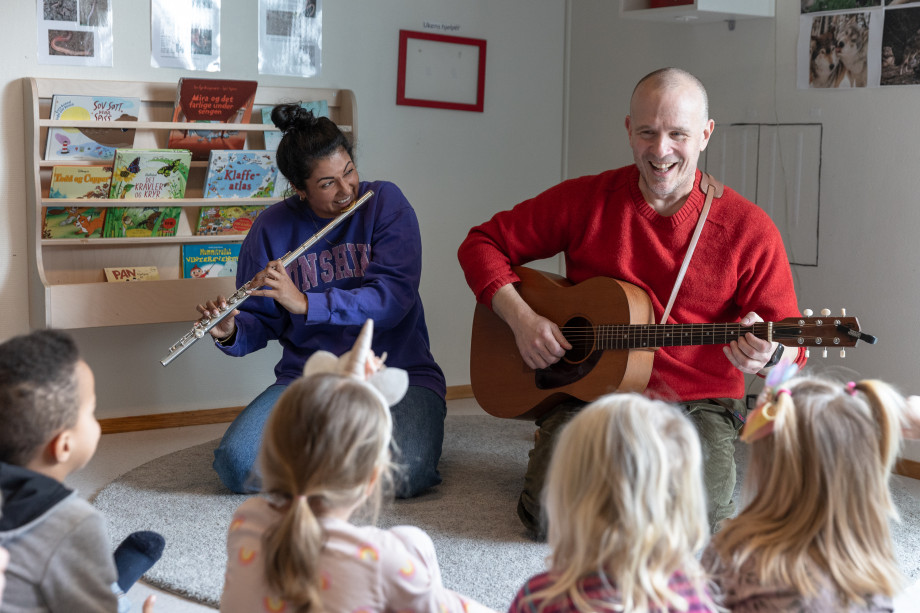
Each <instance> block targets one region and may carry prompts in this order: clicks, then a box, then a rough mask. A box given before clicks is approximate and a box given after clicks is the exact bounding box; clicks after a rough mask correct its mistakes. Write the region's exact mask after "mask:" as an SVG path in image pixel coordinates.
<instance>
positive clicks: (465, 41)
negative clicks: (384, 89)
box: [396, 30, 486, 113]
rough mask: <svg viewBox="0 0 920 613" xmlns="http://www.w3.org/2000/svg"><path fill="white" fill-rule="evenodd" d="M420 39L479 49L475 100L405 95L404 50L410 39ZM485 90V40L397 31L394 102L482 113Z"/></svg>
mask: <svg viewBox="0 0 920 613" xmlns="http://www.w3.org/2000/svg"><path fill="white" fill-rule="evenodd" d="M413 38H416V39H421V40H428V41H434V42H441V43H451V44H454V45H467V46H470V47H477V48H478V49H479V64H478V78H477V81H476V102H475V103H473V104H469V103H466V102H450V101H442V100H425V99H422V98H410V97H408V96H407V95H406V50H407V48H408V42H409V40H410V39H413ZM485 91H486V41H485V40H482V39H479V38H466V37H463V36H449V35H446V34H432V33H430V32H413V31H410V30H400V31H399V67H398V70H397V73H396V104H402V105H408V106H426V107H432V108H436V109H451V110H455V111H475V112H479V113H482V112H483V108H484V106H485V104H484V100H485Z"/></svg>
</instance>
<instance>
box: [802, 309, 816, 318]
mask: <svg viewBox="0 0 920 613" xmlns="http://www.w3.org/2000/svg"><path fill="white" fill-rule="evenodd" d="M802 313H803V314H804V315H805V317H811V316H812V315H814V311H812V310H811V309H805V310H804V311H802Z"/></svg>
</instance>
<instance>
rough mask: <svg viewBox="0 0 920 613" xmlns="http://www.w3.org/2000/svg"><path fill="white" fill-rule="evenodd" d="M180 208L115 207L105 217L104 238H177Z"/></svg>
mask: <svg viewBox="0 0 920 613" xmlns="http://www.w3.org/2000/svg"><path fill="white" fill-rule="evenodd" d="M181 215H182V209H181V208H180V207H177V206H176V207H140V206H138V207H114V208H111V209H109V212H108V214H107V215H106V216H105V227H104V228H103V231H102V236H103V237H104V238H123V237H134V238H138V237H150V236H175V235H176V232H177V230H178V228H179V217H180V216H181Z"/></svg>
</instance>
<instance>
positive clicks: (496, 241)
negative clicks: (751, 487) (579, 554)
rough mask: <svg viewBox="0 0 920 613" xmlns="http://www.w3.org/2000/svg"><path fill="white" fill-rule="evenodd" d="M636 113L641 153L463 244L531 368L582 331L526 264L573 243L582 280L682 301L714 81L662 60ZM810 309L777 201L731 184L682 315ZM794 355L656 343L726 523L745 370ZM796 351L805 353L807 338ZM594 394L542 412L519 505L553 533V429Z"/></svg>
mask: <svg viewBox="0 0 920 613" xmlns="http://www.w3.org/2000/svg"><path fill="white" fill-rule="evenodd" d="M625 126H626V133H627V136H628V140H629V145H630V147H631V149H632V152H633V159H634V164H632V165H630V166H625V167H623V168H618V169H616V170H609V171H606V172H603V173H601V174H599V175H594V176H586V177H580V178H577V179H571V180H568V181H565V182H563V183H561V184H559V185H556V186H555V187H552V188H550V189H548V190H547V191H545V192H543V193H542V194H539V195H538V196H536V197H535V198H532V199H530V200H526V201H524V202H522V203H520V204H518V205H517V206H515V207H514V208H513V209H511V210H509V211H503V212H500V213H498V214H496V215H495V216H494V217H493V218H492V219H491V220H489V221H488V222H486V223H484V224H482V225H480V226H477V227H475V228H473V229H472V230H470V233H469V235H468V236H467V238H466V239H465V240H464V242H463V244H462V245H461V246H460V250H459V253H458V257H459V259H460V264H461V266H462V267H463V271H464V274H465V275H466V280H467V283H468V284H469V285H470V288H471V289H472V290H473V293H474V294H475V295H476V299H477V301H478V302H480V303H481V304H483V305H485V306H488V307H490V308H491V309H492V311H493V312H494V313H495V314H497V315H498V316H499V317H500V318H501V319H502V320H504V321H505V322H506V323H507V324H508V326H509V327H510V329H511V331H512V332H513V333H514V338H515V342H516V344H517V348H518V350H519V351H520V354H521V358H522V359H523V361H524V363H525V364H526V365H527V366H528V367H530V368H533V369H540V368H546V367H548V366H550V365H552V364H554V363H556V362H557V361H559V360H560V358H562V357H563V356H564V355H565V352H566V350H568V349H571V345H570V344H569V343H568V341H567V340H566V339H565V337H564V336H563V334H562V332H561V331H560V329H559V327H558V325H557V324H556V323H554V322H552V321H550V320H548V319H546V318H545V317H543V316H542V315H541V314H540V313H537V312H535V311H534V310H533V309H532V308H531V307H530V306H529V305H528V304H527V303H526V302H525V301H524V300H523V299H522V298H521V296H520V294H519V293H518V290H517V287H516V286H517V284H518V283H519V282H520V279H519V277H518V276H517V275H515V274H514V272H513V271H512V269H511V267H512V266H517V265H521V264H525V263H527V262H530V261H533V260H538V259H543V258H548V257H551V256H554V255H556V254H559V253H563V254H564V255H565V263H566V277H567V278H568V279H569V280H570V281H572V282H573V283H580V282H582V281H585V280H586V279H589V278H591V277H596V276H604V277H612V278H615V279H620V280H622V281H627V282H629V283H632V284H633V285H637V286H638V287H640V288H641V289H643V290H644V291H645V292H646V293H647V294H648V296H649V298H650V300H651V303H652V307H653V310H654V313H655V321H656V322H657V321H660V318H661V316H662V314H663V313H664V310H665V307H666V305H667V304H668V301H669V298H670V296H671V292H672V289H673V287H674V284H675V281H676V279H677V277H678V271H679V270H680V268H681V264H682V262H683V260H684V256H685V254H686V253H687V250H688V246H689V244H690V241H691V237H692V235H693V233H694V230H695V228H696V226H697V222H698V221H699V219H700V217H701V213H702V210H703V205H704V201H705V199H706V194H705V193H704V192H703V189H702V188H701V186H700V182H701V179H702V176H703V175H702V173H701V172H700V171H699V170H698V169H697V163H698V161H699V157H700V154H701V153H702V152H703V151H704V150H705V149H706V145H707V144H708V143H709V139H710V137H711V136H712V133H713V129H714V127H715V123H714V122H713V120H712V119H711V118H710V117H709V101H708V96H707V94H706V89H705V88H704V87H703V84H702V83H701V82H700V81H699V79H697V78H696V77H694V76H693V75H691V74H690V73H688V72H686V71H684V70H680V69H677V68H663V69H660V70H656V71H655V72H652V73H650V74H648V75H646V76H645V77H643V78H642V79H641V80H640V81H639V83H638V84H637V85H636V87H635V89H634V90H633V94H632V97H631V99H630V104H629V115H627V117H626V120H625ZM798 314H799V310H798V306H797V302H796V297H795V290H794V287H793V282H792V273H791V270H790V268H789V262H788V260H787V258H786V251H785V248H784V247H783V242H782V239H781V238H780V234H779V231H778V230H777V229H776V226H775V225H774V223H773V222H772V221H771V220H770V218H769V217H768V216H767V215H766V214H765V213H764V212H763V210H761V209H760V208H758V207H757V206H756V205H754V204H753V203H751V202H749V201H748V200H745V199H744V198H743V197H741V196H740V195H739V194H738V193H736V192H735V191H733V190H731V189H729V188H725V190H724V193H723V194H722V195H721V197H718V198H716V199H715V200H713V201H712V205H711V210H710V212H709V213H708V217H707V218H706V220H705V223H704V224H703V226H702V231H701V234H700V236H699V241H698V244H697V246H696V250H695V252H694V254H693V258H692V260H691V262H690V264H689V267H688V269H687V271H686V275H685V277H684V279H683V282H682V285H681V286H680V292H679V293H678V294H677V297H676V300H675V302H674V304H673V307H672V309H671V311H670V314H669V317H668V323H723V322H740V323H741V324H743V325H745V326H749V325H751V324H753V323H754V322H756V321H763V320H764V319H765V320H767V321H772V320H779V319H783V318H785V317H791V316H795V315H798ZM597 323H617V322H597ZM620 323H622V322H620ZM789 354H791V355H789ZM781 356H782V348H781V347H780V346H779V345H777V344H776V343H770V342H768V341H766V340H762V339H760V338H757V337H755V336H754V335H753V334H750V333H747V334H745V335H743V336H741V337H739V338H738V339H737V340H732V341H731V343H730V344H728V345H722V346H720V345H706V346H684V347H662V348H660V349H658V350H657V351H656V352H655V358H654V362H653V366H652V372H651V376H650V380H649V383H648V386H647V388H646V390H645V394H646V395H648V396H650V397H654V398H660V399H663V400H667V401H670V402H674V403H677V404H680V405H682V406H683V408H684V410H685V411H686V413H687V415H688V416H689V417H690V419H691V420H692V421H693V423H694V425H695V426H696V428H697V430H698V432H699V434H700V439H701V442H702V445H703V454H704V456H703V457H704V463H705V474H704V479H705V484H706V489H707V496H708V501H707V504H708V510H709V521H710V528H711V529H712V530H713V531H715V530H717V529H718V525H719V523H720V522H721V521H722V520H723V519H725V518H726V517H729V516H731V515H732V514H733V512H734V502H733V500H732V493H733V490H734V486H735V478H736V473H735V462H734V441H735V439H736V438H737V432H738V430H739V429H740V427H741V425H742V424H743V420H744V417H745V415H746V408H745V405H744V403H743V402H742V401H741V398H743V397H744V395H745V381H744V375H745V373H758V372H760V371H761V370H762V369H764V368H765V367H769V366H772V365H773V364H775V363H776V361H778V360H779V359H780V357H781ZM785 359H786V360H792V359H794V360H798V361H804V351H802V352H794V351H790V352H788V354H787V355H786V356H785ZM581 406H583V403H582V402H580V401H577V400H567V401H563V402H561V403H560V404H559V405H558V406H557V407H555V408H554V409H553V410H551V411H549V412H547V413H545V414H543V415H542V416H540V417H539V419H538V420H537V422H536V423H537V426H538V428H539V430H538V433H537V437H536V444H535V446H534V449H533V450H532V451H531V452H530V461H529V463H528V468H527V474H526V476H525V485H524V491H523V492H522V493H521V497H520V500H519V504H518V515H519V517H520V518H521V521H522V522H523V523H524V525H525V527H526V528H527V529H528V530H529V531H531V532H532V533H533V534H534V535H535V536H537V537H538V538H542V537H543V536H544V534H545V526H544V525H543V524H542V523H541V518H540V492H541V491H542V489H543V478H544V475H545V472H546V468H547V466H548V463H549V459H550V455H551V449H552V439H553V434H554V432H555V431H556V430H557V429H558V428H559V427H561V426H562V425H563V424H564V423H565V422H566V421H568V419H570V418H571V416H572V415H573V414H574V413H575V412H577V411H578V410H579V409H580V408H581Z"/></svg>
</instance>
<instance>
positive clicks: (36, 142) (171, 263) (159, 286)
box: [23, 78, 357, 329]
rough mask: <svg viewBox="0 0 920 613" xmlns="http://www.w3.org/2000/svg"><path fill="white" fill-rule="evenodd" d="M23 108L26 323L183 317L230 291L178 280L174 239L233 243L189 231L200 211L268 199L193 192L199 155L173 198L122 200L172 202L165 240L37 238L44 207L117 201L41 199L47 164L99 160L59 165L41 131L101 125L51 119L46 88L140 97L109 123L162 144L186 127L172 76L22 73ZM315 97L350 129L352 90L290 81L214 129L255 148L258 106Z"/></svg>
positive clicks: (261, 91)
mask: <svg viewBox="0 0 920 613" xmlns="http://www.w3.org/2000/svg"><path fill="white" fill-rule="evenodd" d="M23 81H24V82H23V106H24V116H25V129H26V152H25V153H26V180H27V189H26V191H27V213H28V215H27V219H28V226H27V227H28V233H29V237H28V238H29V241H28V251H29V257H30V259H31V260H32V262H31V264H32V265H31V266H30V268H31V271H30V276H29V304H30V323H31V325H32V327H34V328H44V327H53V328H60V329H70V328H92V327H100V326H117V325H136V324H149V323H162V322H179V321H186V322H191V321H193V320H194V319H195V318H196V316H197V312H196V311H195V305H196V304H199V303H202V302H204V301H205V300H208V299H210V298H213V297H215V296H217V295H218V294H224V295H230V294H232V293H233V292H234V291H235V290H236V285H235V282H236V280H235V279H234V278H232V277H215V278H206V279H183V278H182V267H181V252H182V245H184V244H194V243H226V242H233V241H238V242H242V240H243V238H244V236H242V235H237V236H227V235H220V236H213V235H211V236H207V235H206V236H200V235H196V234H195V230H196V228H197V223H198V219H199V209H200V208H201V207H208V206H214V204H215V202H219V203H220V204H221V205H232V204H241V205H268V204H273V203H274V202H276V201H277V200H278V198H240V199H232V198H224V199H221V200H218V201H215V199H213V198H204V197H203V187H204V180H205V174H206V171H207V166H208V162H207V161H193V162H192V163H191V168H190V170H189V176H188V183H187V187H186V191H185V197H184V198H180V199H159V200H145V201H144V202H137V201H134V202H131V206H136V205H139V206H145V205H146V204H148V203H149V206H152V207H165V206H178V207H181V209H182V214H181V216H180V219H179V222H178V230H177V232H176V234H175V236H151V237H123V238H72V239H71V238H42V229H43V223H42V221H43V210H44V209H45V208H46V207H49V206H50V207H57V208H66V207H86V206H92V207H104V208H113V207H124V206H125V205H126V202H125V201H124V200H114V199H112V200H109V199H93V200H89V201H87V200H85V199H69V198H53V199H52V198H51V197H50V196H49V188H50V183H51V175H52V169H53V168H54V166H60V165H62V164H65V163H66V164H70V165H77V166H79V165H87V166H89V165H92V164H94V163H95V164H97V165H98V164H99V162H98V161H97V162H90V161H85V162H62V161H60V160H48V159H46V156H45V148H46V141H47V133H48V130H49V128H65V129H71V130H78V129H80V128H86V129H99V128H106V127H112V123H111V122H104V121H87V120H60V119H59V120H51V119H50V118H49V117H50V110H51V97H52V96H53V95H54V94H68V95H81V94H82V95H93V96H134V97H138V98H140V100H141V104H140V112H139V114H138V118H137V120H136V121H123V122H118V127H119V128H129V129H134V130H135V139H134V147H135V148H149V149H155V148H165V147H166V146H167V139H168V136H169V131H170V130H171V129H187V127H188V124H185V123H180V122H173V121H172V118H173V110H174V106H175V100H176V87H177V84H176V83H175V82H164V83H157V82H142V81H93V80H78V79H45V78H25V79H24V80H23ZM314 100H317V101H318V100H325V101H326V102H327V104H328V107H329V116H330V118H331V119H332V120H333V121H335V122H336V123H337V124H338V125H339V127H340V128H342V131H343V132H346V133H351V134H352V135H355V134H356V133H357V130H356V119H357V111H356V106H355V97H354V93H353V92H352V91H351V90H347V89H321V88H300V87H262V86H261V85H260V86H259V87H258V89H257V91H256V97H255V102H254V106H253V113H252V116H251V118H250V121H251V123H241V124H222V125H221V129H222V130H239V131H240V132H243V133H245V134H246V149H264V148H265V139H264V132H266V131H271V130H275V127H274V126H273V125H271V124H270V123H269V124H262V123H252V122H258V121H259V120H260V118H261V117H262V113H261V109H262V108H264V107H271V106H275V105H276V104H281V103H290V102H300V101H314ZM149 266H155V267H156V268H157V270H158V272H159V279H158V280H151V281H143V282H140V281H139V282H131V283H111V282H106V276H105V269H106V268H131V267H138V268H139V267H149Z"/></svg>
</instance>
